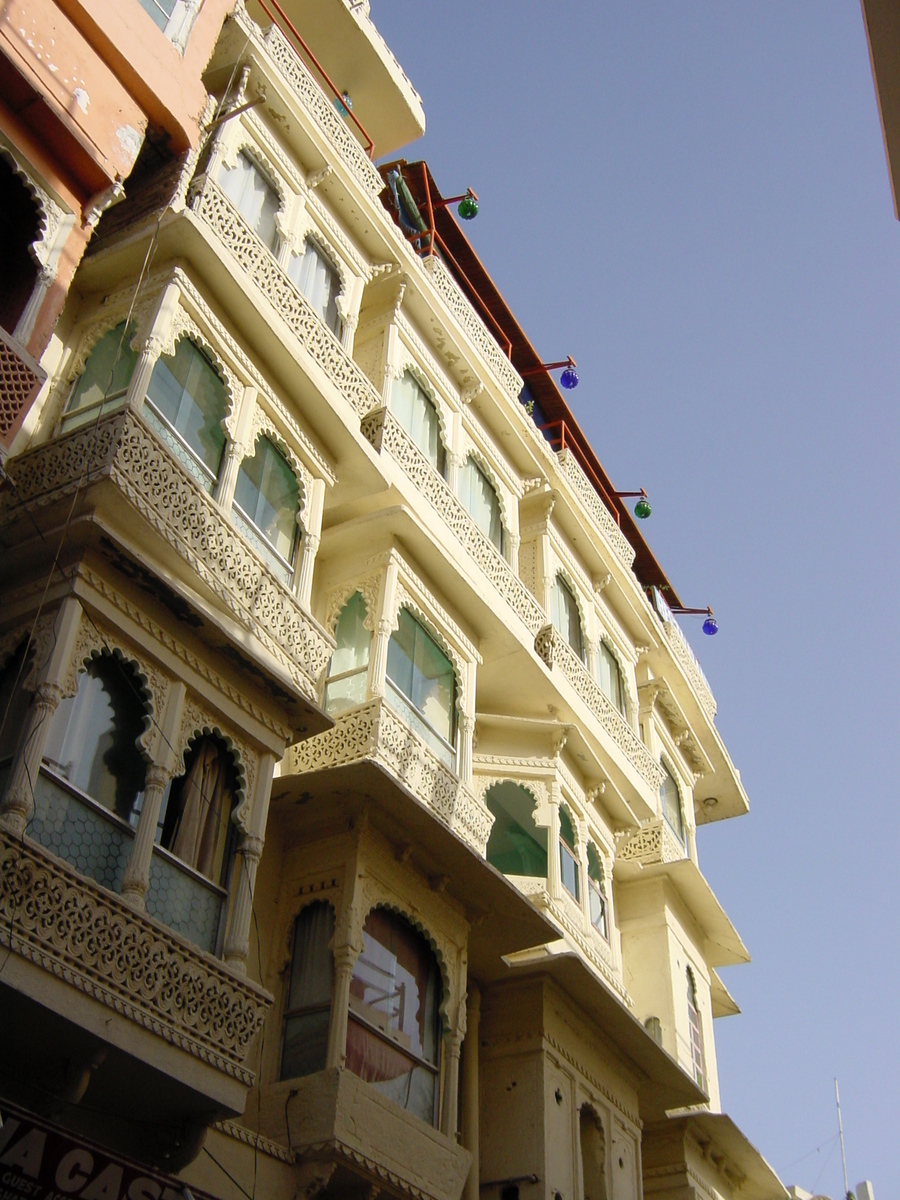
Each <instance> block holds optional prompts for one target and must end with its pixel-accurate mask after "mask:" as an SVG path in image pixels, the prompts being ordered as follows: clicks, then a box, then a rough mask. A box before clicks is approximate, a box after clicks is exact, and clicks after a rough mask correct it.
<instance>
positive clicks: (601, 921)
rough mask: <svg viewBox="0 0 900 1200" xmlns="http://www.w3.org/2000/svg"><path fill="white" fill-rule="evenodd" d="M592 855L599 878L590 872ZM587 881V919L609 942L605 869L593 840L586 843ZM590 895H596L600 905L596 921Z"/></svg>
mask: <svg viewBox="0 0 900 1200" xmlns="http://www.w3.org/2000/svg"><path fill="white" fill-rule="evenodd" d="M592 855H593V857H594V858H596V861H597V867H596V869H597V870H598V871H599V872H600V875H601V879H600V880H598V879H595V878H594V875H593V874H592V871H593V869H594V868H593V867H592V864H591V858H592ZM587 883H588V886H587V891H588V895H587V900H588V920H589V921H590V923H591V928H592V929H595V930H596V931H597V933H599V934H600V936H601V937H602V938H603V940H604V941H605V942H609V940H610V936H609V897H608V896H607V894H606V871H605V870H604V866H603V859H602V858H601V856H600V851H599V850H598V849H597V847H596V846H595V845H594V844H593V842H589V843H588V852H587ZM591 896H596V897H597V901H598V903H599V907H600V912H599V918H598V920H597V921H595V920H594V918H593V916H592V915H591Z"/></svg>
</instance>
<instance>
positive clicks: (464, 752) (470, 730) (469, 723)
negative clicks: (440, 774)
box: [456, 713, 475, 785]
mask: <svg viewBox="0 0 900 1200" xmlns="http://www.w3.org/2000/svg"><path fill="white" fill-rule="evenodd" d="M474 732H475V718H474V717H472V716H470V715H469V714H468V713H462V714H461V715H460V718H459V762H458V763H457V767H456V773H457V775H459V778H460V782H462V783H464V784H466V785H471V783H472V735H473V734H474Z"/></svg>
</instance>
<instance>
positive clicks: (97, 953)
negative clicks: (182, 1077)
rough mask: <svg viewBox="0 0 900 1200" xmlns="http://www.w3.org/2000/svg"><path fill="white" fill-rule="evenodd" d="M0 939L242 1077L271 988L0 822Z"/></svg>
mask: <svg viewBox="0 0 900 1200" xmlns="http://www.w3.org/2000/svg"><path fill="white" fill-rule="evenodd" d="M0 945H2V946H6V947H7V948H8V951H9V952H11V953H12V952H14V953H15V954H17V955H20V956H21V957H22V958H25V959H28V960H29V961H31V962H33V963H36V964H37V965H39V966H41V967H43V969H44V970H46V971H49V972H50V973H51V974H53V975H55V976H56V977H57V978H59V979H62V980H64V981H65V982H66V983H68V984H70V985H71V986H72V987H75V988H77V989H78V990H79V991H80V992H83V993H84V994H85V995H87V996H91V997H93V999H95V1000H98V1001H99V1002H100V1003H101V1004H105V1005H107V1006H108V1007H109V1008H111V1009H114V1010H115V1011H116V1012H117V1013H119V1014H121V1015H122V1016H124V1017H126V1018H127V1019H128V1020H130V1021H134V1022H135V1024H137V1025H140V1026H142V1027H143V1028H145V1029H148V1030H150V1031H151V1032H152V1033H154V1034H156V1035H157V1036H158V1037H161V1038H164V1039H165V1040H166V1041H167V1042H170V1043H171V1044H172V1045H174V1046H177V1047H179V1048H180V1049H182V1050H185V1051H186V1052H187V1053H189V1054H191V1055H193V1056H194V1057H196V1058H199V1059H200V1060H202V1061H203V1062H205V1063H208V1064H210V1065H211V1066H213V1067H215V1068H216V1069H217V1070H219V1071H223V1072H225V1073H226V1074H227V1075H230V1076H231V1077H232V1078H234V1079H236V1080H238V1081H239V1082H240V1083H242V1084H244V1085H245V1086H247V1087H251V1086H252V1085H253V1081H254V1076H253V1072H252V1071H250V1070H248V1069H247V1067H246V1066H245V1063H246V1061H247V1056H248V1053H249V1050H250V1046H251V1043H252V1041H253V1039H254V1037H255V1035H256V1033H257V1031H258V1030H259V1029H260V1028H261V1027H262V1024H263V1021H264V1020H265V1015H266V1012H267V1010H268V1009H269V1008H270V1007H271V1005H272V997H271V996H270V995H269V994H268V992H265V991H263V990H262V988H259V987H257V986H256V985H255V984H253V983H251V982H249V981H248V980H246V979H242V978H240V977H239V976H236V975H234V974H232V973H231V972H230V971H229V970H228V969H227V968H226V967H225V966H224V965H223V964H222V963H220V962H218V961H217V960H216V959H214V958H213V957H212V956H211V955H209V954H204V953H203V952H202V951H200V950H198V949H197V948H196V947H195V946H192V945H191V944H190V943H189V942H187V941H186V940H185V939H184V938H181V937H179V936H178V935H177V934H174V933H172V931H171V930H168V929H166V928H165V927H164V926H162V925H159V924H158V923H157V922H156V921H154V920H153V919H152V918H151V917H148V916H146V915H144V914H142V913H138V912H135V911H134V910H133V909H131V908H129V907H128V905H126V904H125V903H123V902H122V901H121V900H119V898H118V897H117V896H115V895H113V894H111V893H109V892H107V891H106V890H105V889H104V888H101V887H99V886H98V885H97V884H95V883H94V882H92V881H91V880H89V879H85V878H84V877H83V876H81V875H78V874H76V872H75V871H74V870H72V868H71V867H68V866H67V865H66V864H65V863H63V862H60V860H59V859H57V858H54V857H53V856H52V855H50V854H48V853H47V852H46V851H45V850H42V849H41V848H40V847H39V846H36V845H34V843H33V842H31V840H30V839H29V838H27V837H26V838H25V839H19V838H14V837H11V836H10V835H9V834H6V833H3V832H0Z"/></svg>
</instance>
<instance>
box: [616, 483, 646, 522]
mask: <svg viewBox="0 0 900 1200" xmlns="http://www.w3.org/2000/svg"><path fill="white" fill-rule="evenodd" d="M614 495H616V496H619V497H620V498H621V499H623V500H627V499H628V498H629V497H632V496H637V497H638V502H637V504H636V505H635V506H634V515H635V516H636V517H637V518H638V519H639V520H641V521H646V520H647V518H648V517H649V516H650V514H651V513H652V512H653V509H652V508H651V507H650V499H649V497H648V496H647V493H646V492H645V491H644V489H643V488H641V490H640V491H639V492H615V493H614Z"/></svg>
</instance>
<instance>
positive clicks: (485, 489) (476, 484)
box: [459, 458, 503, 553]
mask: <svg viewBox="0 0 900 1200" xmlns="http://www.w3.org/2000/svg"><path fill="white" fill-rule="evenodd" d="M459 499H460V502H461V503H462V505H463V507H464V508H465V509H466V511H467V512H468V513H469V515H470V516H471V517H472V519H473V520H474V521H475V523H476V525H477V526H478V528H479V529H480V530H481V531H482V533H484V534H485V535H486V536H487V537H489V538H490V540H491V541H492V542H493V543H494V545H495V546H496V547H497V549H498V550H499V551H501V553H502V551H503V522H502V521H501V519H500V501H499V499H498V497H497V493H496V492H495V491H494V487H493V484H492V483H491V481H490V480H489V479H488V477H487V475H485V473H484V471H482V469H481V468H480V467H479V466H478V464H477V463H476V462H474V461H473V460H472V459H471V458H467V459H466V461H465V463H464V464H463V465H462V467H461V468H460V471H459Z"/></svg>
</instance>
